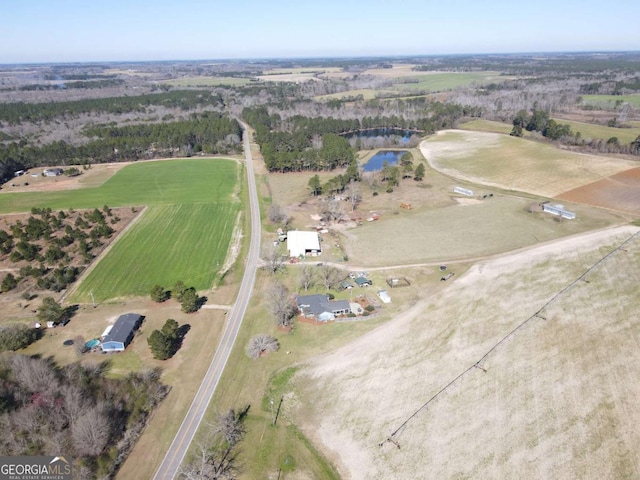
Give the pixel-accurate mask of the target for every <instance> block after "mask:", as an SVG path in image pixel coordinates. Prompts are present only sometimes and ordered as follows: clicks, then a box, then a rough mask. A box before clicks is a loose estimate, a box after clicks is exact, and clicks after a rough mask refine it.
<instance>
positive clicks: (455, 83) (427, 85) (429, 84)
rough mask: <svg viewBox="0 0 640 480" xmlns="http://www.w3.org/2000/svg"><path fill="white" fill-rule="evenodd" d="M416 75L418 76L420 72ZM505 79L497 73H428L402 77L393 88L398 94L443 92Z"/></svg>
mask: <svg viewBox="0 0 640 480" xmlns="http://www.w3.org/2000/svg"><path fill="white" fill-rule="evenodd" d="M416 73H417V74H419V73H420V72H416ZM422 73H426V72H422ZM506 79H507V78H506V77H503V76H501V75H499V74H498V73H497V72H473V73H469V72H463V73H456V72H429V73H428V74H423V75H416V76H415V77H413V76H412V77H403V78H402V81H399V82H398V83H396V84H395V85H394V88H395V89H396V90H398V91H400V92H407V91H409V92H413V91H428V92H440V91H443V90H452V89H454V88H457V87H468V86H469V85H471V84H472V83H476V84H480V85H483V84H488V83H492V82H501V81H504V80H506ZM409 80H411V82H412V83H407V82H408V81H409Z"/></svg>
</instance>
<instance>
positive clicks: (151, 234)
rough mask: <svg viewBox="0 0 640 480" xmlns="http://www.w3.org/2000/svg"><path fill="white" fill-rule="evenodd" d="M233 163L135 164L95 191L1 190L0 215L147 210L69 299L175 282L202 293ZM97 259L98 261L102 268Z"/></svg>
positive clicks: (224, 224) (220, 247)
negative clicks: (34, 211) (38, 209)
mask: <svg viewBox="0 0 640 480" xmlns="http://www.w3.org/2000/svg"><path fill="white" fill-rule="evenodd" d="M237 182H238V168H237V163H236V162H235V161H232V160H224V159H184V160H163V161H155V162H140V163H134V164H131V165H128V166H127V167H125V168H123V169H121V170H119V171H118V172H117V173H116V174H115V175H114V176H113V177H111V178H110V179H109V180H108V181H106V182H105V183H104V184H102V185H100V186H99V187H96V188H80V189H75V190H63V191H45V192H29V193H7V194H5V195H0V212H22V211H29V210H30V209H31V208H32V207H42V208H46V207H50V208H52V209H53V210H58V209H69V208H75V209H84V208H95V207H98V208H101V207H102V206H103V205H109V206H111V207H115V206H129V205H131V206H141V205H146V206H147V207H148V210H147V211H146V212H145V213H144V214H143V216H142V218H141V219H140V220H138V222H137V224H135V225H134V226H133V227H132V228H131V229H130V230H129V231H128V232H126V233H125V234H124V236H123V237H122V238H120V239H118V241H117V242H116V243H115V244H114V245H113V246H112V248H111V250H110V251H109V252H108V253H107V254H106V255H105V256H104V258H103V259H102V260H101V261H100V262H99V263H98V264H96V265H95V267H94V270H93V271H92V272H90V273H89V274H88V275H87V277H86V279H85V280H84V281H83V282H82V284H81V285H78V286H77V293H75V294H73V295H72V299H74V300H76V301H79V302H84V303H86V302H88V301H89V298H88V293H89V292H90V291H93V293H94V296H95V298H96V300H98V301H103V300H106V299H108V298H113V297H114V296H123V295H131V294H146V293H148V291H149V288H150V286H152V285H153V284H155V283H161V284H163V283H165V282H167V283H166V286H167V287H169V283H173V282H175V281H176V280H178V279H181V280H183V281H184V282H185V283H187V284H188V285H193V286H196V288H198V289H203V288H208V287H210V286H211V282H212V280H213V278H214V277H215V275H216V273H217V269H216V265H217V264H218V263H219V264H220V265H222V262H223V259H224V256H225V254H226V253H227V248H228V244H229V241H230V239H231V234H232V230H233V224H234V222H235V219H236V216H237V213H238V211H239V209H240V202H239V200H238V199H237V198H236V197H235V196H234V193H235V189H236V188H237V184H238V183H237ZM103 262H104V263H103Z"/></svg>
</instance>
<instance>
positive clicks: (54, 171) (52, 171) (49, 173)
mask: <svg viewBox="0 0 640 480" xmlns="http://www.w3.org/2000/svg"><path fill="white" fill-rule="evenodd" d="M63 173H64V170H63V169H62V168H45V169H44V170H43V171H42V175H44V176H45V177H58V176H60V175H62V174H63Z"/></svg>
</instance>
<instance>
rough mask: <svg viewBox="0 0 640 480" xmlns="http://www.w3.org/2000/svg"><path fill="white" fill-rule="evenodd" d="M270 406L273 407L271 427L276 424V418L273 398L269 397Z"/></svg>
mask: <svg viewBox="0 0 640 480" xmlns="http://www.w3.org/2000/svg"><path fill="white" fill-rule="evenodd" d="M269 405H270V406H271V425H274V426H275V424H276V417H275V415H274V414H273V398H271V397H269Z"/></svg>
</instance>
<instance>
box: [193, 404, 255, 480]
mask: <svg viewBox="0 0 640 480" xmlns="http://www.w3.org/2000/svg"><path fill="white" fill-rule="evenodd" d="M247 410H248V409H245V410H244V411H243V412H240V413H236V412H235V411H234V410H229V411H228V412H227V413H226V414H224V415H219V416H218V419H217V421H216V423H215V424H213V425H211V424H210V425H208V429H207V431H206V433H205V436H204V438H203V439H202V440H201V441H200V442H198V447H197V458H196V459H194V461H193V462H192V463H190V464H189V465H187V466H186V467H184V468H183V469H182V470H181V474H182V477H183V478H185V479H187V480H233V479H235V478H237V476H238V473H239V467H238V465H237V462H236V459H237V448H236V446H237V445H238V443H239V442H240V440H241V439H242V436H243V435H244V432H245V430H244V426H243V425H242V422H243V419H244V416H245V415H246V412H247Z"/></svg>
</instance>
